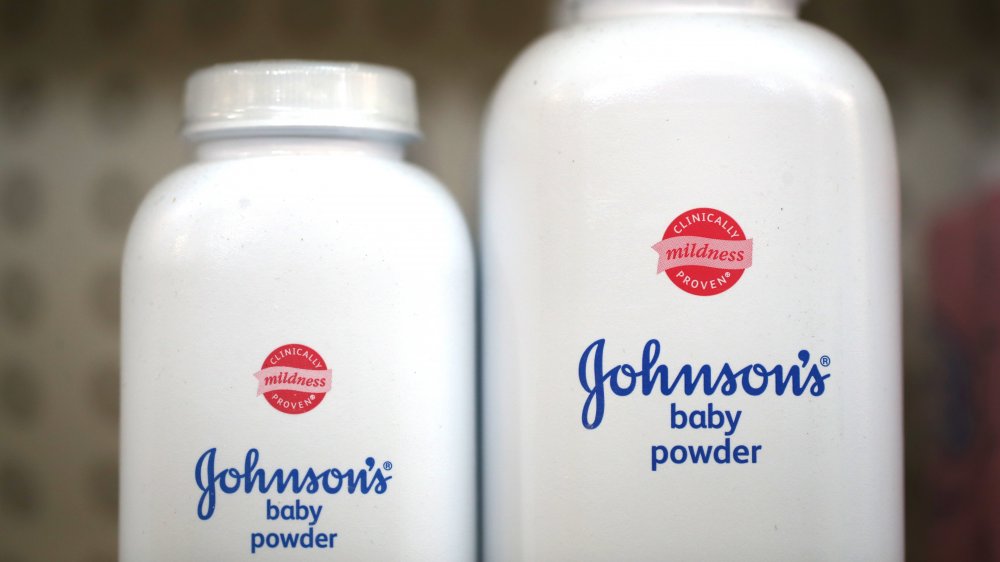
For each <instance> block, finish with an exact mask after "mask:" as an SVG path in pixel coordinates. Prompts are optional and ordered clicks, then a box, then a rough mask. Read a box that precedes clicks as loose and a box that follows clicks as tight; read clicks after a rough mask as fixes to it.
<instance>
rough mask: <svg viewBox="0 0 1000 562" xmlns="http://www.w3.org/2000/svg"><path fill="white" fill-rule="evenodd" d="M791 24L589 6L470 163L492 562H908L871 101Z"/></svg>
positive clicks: (778, 19) (882, 182)
mask: <svg viewBox="0 0 1000 562" xmlns="http://www.w3.org/2000/svg"><path fill="white" fill-rule="evenodd" d="M797 4H798V3H797V2H796V1H795V0H578V1H575V2H572V5H571V6H568V7H567V8H569V9H568V10H567V11H565V12H564V13H565V14H567V16H566V17H565V20H567V23H566V25H564V26H563V27H562V28H561V29H558V30H556V31H554V32H553V33H551V34H550V35H548V36H547V37H545V38H543V39H541V40H540V41H538V42H537V43H536V44H534V45H533V46H532V47H530V48H529V49H528V50H527V51H526V52H525V53H524V54H523V55H522V56H521V57H520V58H519V59H518V60H517V62H516V63H515V64H514V65H513V67H512V68H511V69H510V70H509V71H508V73H507V74H506V76H505V78H504V79H503V80H502V82H501V84H500V85H499V87H498V90H497V92H496V95H495V97H494V99H493V101H492V105H491V109H490V111H489V114H488V118H487V122H486V132H485V148H484V156H483V193H482V199H481V202H482V207H483V211H482V213H483V214H482V244H483V275H484V278H483V286H484V295H483V307H484V308H483V315H484V316H483V322H484V326H483V330H484V332H483V333H484V357H483V365H484V381H483V389H484V390H483V403H484V408H485V412H484V428H485V430H484V438H483V446H484V463H485V464H484V502H485V503H484V528H485V543H484V549H485V553H486V558H487V559H488V560H496V561H513V560H699V561H704V560H710V561H711V560H719V561H729V560H762V561H774V560H872V561H890V560H901V559H902V557H903V510H902V507H903V499H902V430H901V426H902V415H901V391H900V387H901V363H900V361H901V359H900V356H901V353H900V278H899V249H898V242H899V240H898V238H899V235H898V227H899V223H898V208H897V205H898V204H897V198H898V180H897V168H896V154H895V145H894V139H893V133H892V126H891V119H890V114H889V109H888V106H887V103H886V100H885V96H884V94H883V92H882V90H881V88H880V86H879V84H878V83H877V81H876V79H875V77H874V76H873V74H872V72H871V71H870V70H869V69H868V67H867V66H866V65H865V64H864V62H863V61H862V60H861V59H860V58H859V57H858V56H857V55H856V54H855V53H854V52H853V51H852V50H851V49H850V48H849V47H847V46H846V45H844V44H843V43H842V42H841V41H840V40H838V39H836V38H834V37H832V36H831V35H830V34H828V33H826V32H825V31H822V30H820V29H817V28H816V27H814V26H811V25H808V24H806V23H803V22H801V21H799V20H798V18H797V8H798V6H797Z"/></svg>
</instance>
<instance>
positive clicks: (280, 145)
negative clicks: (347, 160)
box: [195, 136, 406, 161]
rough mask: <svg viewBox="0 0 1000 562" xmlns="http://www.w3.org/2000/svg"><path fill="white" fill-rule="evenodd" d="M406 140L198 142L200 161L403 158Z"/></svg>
mask: <svg viewBox="0 0 1000 562" xmlns="http://www.w3.org/2000/svg"><path fill="white" fill-rule="evenodd" d="M405 153H406V147H405V144H404V142H402V141H401V140H399V139H391V138H377V139H375V138H365V139H362V138H340V137H280V136H275V137H220V138H205V139H200V140H198V141H197V142H196V143H195V158H196V159H197V160H199V161H211V160H232V159H238V158H259V157H268V156H369V157H373V158H386V159H389V160H402V159H403V156H404V155H405Z"/></svg>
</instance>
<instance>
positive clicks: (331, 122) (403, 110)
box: [184, 60, 419, 139]
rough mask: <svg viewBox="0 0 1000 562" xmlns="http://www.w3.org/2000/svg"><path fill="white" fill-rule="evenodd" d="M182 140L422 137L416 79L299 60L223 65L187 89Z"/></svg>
mask: <svg viewBox="0 0 1000 562" xmlns="http://www.w3.org/2000/svg"><path fill="white" fill-rule="evenodd" d="M184 106H185V110H184V113H185V115H184V121H185V124H184V134H185V135H186V136H188V137H189V138H195V139H198V138H202V137H206V136H220V135H229V136H232V135H239V134H241V131H246V130H248V129H256V130H258V132H259V131H260V130H265V131H266V130H271V131H278V133H276V134H282V133H287V132H289V131H295V132H297V133H298V134H303V133H310V134H319V133H322V132H324V131H327V132H329V130H330V129H335V130H338V131H339V133H340V134H344V133H345V132H348V131H354V133H355V134H359V133H361V132H363V133H364V134H369V135H370V134H372V133H373V132H380V133H382V134H385V135H398V136H402V137H406V138H412V137H416V136H418V135H419V129H418V125H417V102H416V93H415V88H414V84H413V78H411V77H410V75H409V74H407V73H405V72H403V71H401V70H398V69H396V68H391V67H386V66H379V65H373V64H362V63H354V62H318V61H299V60H274V61H254V62H240V63H231V64H219V65H215V66H211V67H208V68H204V69H201V70H199V71H198V72H195V73H194V74H193V75H192V76H191V77H190V78H189V79H188V81H187V91H186V94H185V102H184Z"/></svg>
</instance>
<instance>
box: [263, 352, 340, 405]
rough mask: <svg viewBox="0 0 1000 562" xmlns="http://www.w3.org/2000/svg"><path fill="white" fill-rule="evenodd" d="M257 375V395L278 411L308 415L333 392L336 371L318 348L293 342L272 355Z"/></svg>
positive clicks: (269, 355) (265, 360)
mask: <svg viewBox="0 0 1000 562" xmlns="http://www.w3.org/2000/svg"><path fill="white" fill-rule="evenodd" d="M254 378H256V379H257V395H258V396H260V395H263V396H264V399H265V400H267V403H268V404H270V405H271V406H273V407H274V409H275V410H278V411H279V412H284V413H286V414H304V413H306V412H308V411H310V410H312V409H313V408H315V407H316V406H319V403H320V402H322V401H323V398H324V397H325V396H326V393H327V392H329V391H330V384H331V381H332V372H331V371H330V370H329V369H327V367H326V362H325V361H323V357H321V356H320V354H319V353H316V351H315V350H314V349H312V348H309V347H306V346H304V345H300V344H294V343H293V344H288V345H283V346H281V347H279V348H278V349H275V350H274V351H272V352H271V353H270V354H268V356H267V358H266V359H264V364H263V365H262V366H261V368H260V371H257V372H256V373H254Z"/></svg>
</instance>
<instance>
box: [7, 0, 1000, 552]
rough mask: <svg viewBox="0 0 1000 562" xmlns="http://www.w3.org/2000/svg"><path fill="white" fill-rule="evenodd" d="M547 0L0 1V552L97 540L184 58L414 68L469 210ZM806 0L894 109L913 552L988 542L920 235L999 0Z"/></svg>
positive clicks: (434, 142) (955, 186)
mask: <svg viewBox="0 0 1000 562" xmlns="http://www.w3.org/2000/svg"><path fill="white" fill-rule="evenodd" d="M549 14H550V10H549V8H548V6H547V4H546V3H545V2H544V1H542V0H283V1H279V0H273V1H267V0H178V1H167V0H159V1H158V0H0V562H4V561H16V560H81V561H98V560H110V559H114V558H115V552H116V548H115V544H116V534H115V533H116V510H117V423H118V359H117V353H118V351H117V343H118V285H119V282H118V277H119V254H120V252H121V249H122V245H123V241H124V236H125V232H126V229H127V226H128V222H129V220H130V218H131V214H132V212H133V210H134V209H135V207H136V205H137V204H138V201H139V200H140V199H141V197H142V196H143V194H144V193H145V192H146V190H148V189H149V188H150V187H151V186H152V185H153V184H154V183H155V182H156V181H157V179H158V178H160V177H162V176H163V175H164V174H166V173H167V172H169V171H170V170H172V169H174V168H176V167H178V166H179V165H181V164H182V163H183V162H185V160H186V158H187V154H188V153H187V149H186V147H185V146H184V144H183V143H182V141H181V140H180V139H179V137H178V135H177V131H178V125H179V121H180V99H181V87H182V84H183V80H184V78H185V77H186V76H187V75H188V74H189V73H190V72H191V71H192V70H193V69H195V68H198V67H200V66H204V65H208V64H211V63H214V62H221V61H231V60H241V59H256V58H286V57H298V58H311V59H359V60H365V61H370V62H380V63H385V64H391V65H398V66H402V67H404V68H407V69H409V70H411V71H412V72H413V73H414V74H415V76H416V78H417V81H418V83H419V87H420V94H421V111H422V120H423V123H424V129H425V133H426V140H425V141H424V142H422V143H421V144H419V145H418V146H416V147H415V150H414V151H413V156H414V158H415V160H416V161H417V162H419V163H420V164H422V165H424V166H426V167H427V168H429V169H431V170H432V171H433V172H435V173H436V174H437V175H438V176H439V177H441V178H442V179H443V180H444V181H445V183H446V184H447V185H449V186H450V187H451V189H452V190H453V191H454V193H455V195H456V197H457V199H458V200H459V202H460V203H461V205H462V208H463V209H464V210H465V212H466V213H467V215H468V216H469V218H470V221H471V222H472V223H473V224H474V223H475V180H476V158H477V143H478V137H479V121H480V117H481V113H482V110H483V106H484V103H485V99H486V96H487V95H488V92H489V91H490V89H491V88H492V86H493V84H494V83H495V81H496V79H497V78H498V76H499V74H500V73H501V72H502V69H503V68H504V67H505V66H506V64H507V63H508V62H509V61H510V59H511V58H513V56H514V55H515V54H516V52H517V51H518V50H520V48H522V47H523V46H524V45H525V44H526V43H527V42H528V41H530V40H531V39H532V38H533V37H535V36H537V35H539V34H540V33H541V32H542V31H543V30H544V29H545V27H546V25H547V20H548V17H549ZM805 16H806V18H807V19H810V20H813V21H816V22H819V23H820V24H821V25H824V26H826V27H829V28H831V29H833V30H834V31H835V32H837V33H838V34H840V35H841V36H843V37H844V38H846V39H847V40H848V41H849V42H851V43H852V44H853V45H855V46H856V47H857V48H858V49H859V50H860V51H861V52H862V53H863V54H864V55H865V56H866V58H868V60H869V61H870V62H871V63H872V64H873V66H874V67H875V68H876V70H877V72H878V73H879V75H880V77H881V78H882V79H883V82H884V83H885V84H886V86H887V90H888V92H889V94H890V97H891V98H892V102H893V106H894V111H895V117H896V123H897V129H898V133H899V142H900V150H901V159H902V172H903V174H902V176H903V183H904V193H903V201H902V208H903V213H904V225H905V226H904V228H905V231H904V240H905V242H904V243H905V248H904V250H905V252H904V256H905V273H906V350H907V357H906V359H907V361H906V364H907V388H906V404H907V454H908V458H907V471H908V502H909V505H908V526H909V539H910V554H911V558H913V559H915V560H924V559H935V560H937V559H942V560H944V559H952V560H959V559H970V560H972V559H983V560H985V559H990V558H991V557H992V558H993V559H1000V551H994V550H991V548H992V547H991V546H990V545H989V544H986V543H988V542H989V541H988V540H981V539H976V540H981V542H983V544H978V543H977V544H978V546H975V547H974V548H972V549H971V550H969V551H968V552H967V553H965V554H962V557H953V556H949V555H948V553H950V552H953V551H951V550H948V549H949V548H951V547H947V546H944V547H943V546H941V545H943V544H947V543H948V541H949V540H950V541H957V542H968V540H973V538H974V537H976V536H979V535H978V534H977V533H981V532H984V529H986V528H984V527H983V526H982V525H983V524H982V522H981V521H979V518H977V516H969V517H972V520H971V522H970V521H966V520H965V519H961V518H959V519H960V520H959V521H958V522H957V523H956V519H955V515H956V513H958V514H959V515H962V513H964V512H963V509H966V508H964V507H962V506H961V505H958V506H956V505H954V504H949V503H948V501H947V496H948V494H949V493H950V492H949V490H951V489H953V488H954V482H952V484H953V486H952V488H948V486H942V485H940V482H941V481H942V479H946V478H948V474H950V473H948V470H952V468H950V467H951V465H950V464H949V462H951V463H952V464H956V465H961V463H962V462H965V461H964V460H963V458H964V457H962V455H963V451H964V449H963V448H962V447H963V446H964V445H963V444H962V442H957V443H956V442H955V441H956V439H958V440H959V441H960V440H961V438H962V435H966V434H963V433H962V431H961V430H962V428H964V430H965V431H966V433H974V432H975V431H976V425H975V424H976V422H975V420H972V421H968V423H966V424H965V425H961V424H959V425H958V426H956V425H955V424H954V423H951V425H949V422H954V418H955V416H956V415H960V414H956V413H955V412H956V411H957V412H959V413H961V412H963V411H964V410H963V408H967V407H968V405H967V402H968V397H967V396H966V397H964V398H963V396H962V395H961V393H959V395H957V396H956V395H955V392H954V389H955V384H954V380H952V379H954V376H952V378H951V379H949V377H948V373H949V372H951V371H949V370H948V365H947V363H948V361H947V357H948V355H947V346H946V345H943V344H942V333H944V332H945V331H943V330H942V329H940V328H941V327H940V324H939V315H938V314H937V313H935V309H934V307H933V306H932V299H931V296H932V290H931V281H930V279H931V277H932V276H931V272H932V271H933V268H934V267H935V266H934V263H935V261H934V257H933V253H932V252H931V251H930V250H929V245H928V241H929V240H930V239H931V232H932V230H933V228H932V225H934V224H936V223H937V222H938V221H939V220H940V217H942V216H943V215H944V214H946V213H947V212H948V211H949V209H952V208H955V209H961V207H962V205H963V204H964V205H973V206H974V205H976V201H978V200H979V199H980V198H982V197H987V196H988V195H989V193H990V191H989V188H990V187H991V186H992V187H993V188H997V189H1000V181H996V180H1000V148H998V147H1000V137H998V135H1000V130H998V121H1000V120H998V115H1000V114H998V111H1000V106H998V104H1000V94H998V84H1000V82H998V80H1000V66H998V64H997V56H998V49H1000V38H998V27H1000V1H998V0H959V1H956V0H924V1H917V0H879V1H877V2H872V1H865V0H815V1H814V2H812V3H811V4H810V5H809V6H808V7H807V8H806V11H805ZM991 178H992V179H991ZM943 350H944V351H943ZM952 371H954V370H952ZM952 375H954V373H953V372H952ZM960 375H961V373H960ZM961 376H964V377H965V378H966V379H967V378H970V377H971V376H973V375H972V374H970V373H968V372H966V373H965V374H964V375H961ZM961 376H960V377H959V378H960V379H961ZM963 380H964V379H963ZM949 381H950V382H949ZM970 384H971V383H970ZM959 386H961V385H959ZM948 397H951V398H949V399H950V400H951V409H949V408H948V404H946V398H948ZM963 400H965V402H963ZM949 416H950V417H949ZM949 427H952V428H954V427H958V431H957V433H956V431H951V432H949V431H945V430H944V429H942V428H945V429H946V428H949ZM956 435H957V436H958V437H956ZM949 451H950V453H949ZM949 454H950V455H952V457H951V460H950V461H949V457H948V455H949ZM963 474H964V473H960V474H958V476H954V475H953V476H952V479H953V480H954V479H955V478H957V479H958V480H959V481H961V482H960V483H963V484H962V485H963V486H965V488H963V489H968V486H969V485H972V483H973V482H974V481H975V479H974V478H973V477H972V476H968V475H964V476H963ZM962 478H965V480H962ZM998 478H1000V476H998ZM998 488H1000V487H998ZM942 495H943V496H944V497H941V496H942ZM942 506H944V507H942ZM948 506H950V508H949V509H951V511H948V510H947V509H945V508H946V507H948ZM966 519H968V517H967V518H966ZM973 527H974V528H975V529H979V530H978V531H974V530H973V531H969V532H966V531H964V530H963V529H965V530H967V529H969V528H973ZM942 528H943V529H946V531H944V532H942V531H941V529H942ZM996 528H997V529H998V530H1000V527H996ZM986 532H988V529H987V530H986ZM970 537H972V538H970ZM942 556H943V557H942ZM963 557H964V558H963Z"/></svg>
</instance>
